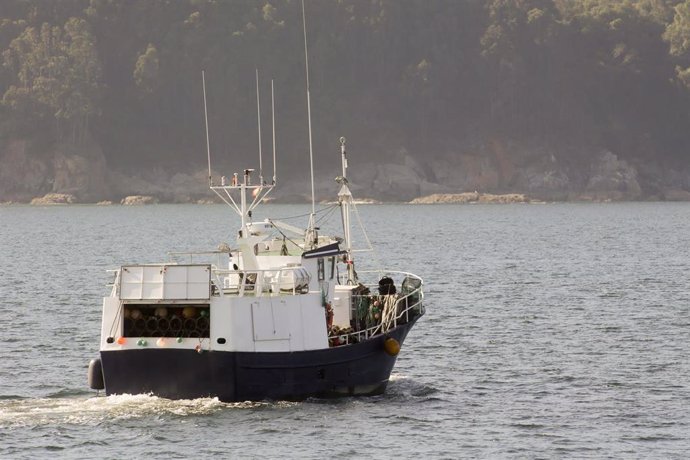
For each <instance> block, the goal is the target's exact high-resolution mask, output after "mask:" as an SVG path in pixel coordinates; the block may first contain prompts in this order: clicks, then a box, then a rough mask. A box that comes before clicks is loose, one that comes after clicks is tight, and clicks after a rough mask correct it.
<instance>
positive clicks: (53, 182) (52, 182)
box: [0, 139, 109, 202]
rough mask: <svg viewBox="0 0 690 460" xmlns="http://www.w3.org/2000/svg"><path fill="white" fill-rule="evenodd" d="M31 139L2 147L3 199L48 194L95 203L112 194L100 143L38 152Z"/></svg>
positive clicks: (24, 199)
mask: <svg viewBox="0 0 690 460" xmlns="http://www.w3.org/2000/svg"><path fill="white" fill-rule="evenodd" d="M35 150H36V147H35V146H33V145H32V144H31V143H30V142H28V141H26V140H20V139H12V140H10V141H8V142H6V143H5V145H4V146H2V148H0V165H2V167H1V168H0V201H18V202H27V201H30V200H31V199H32V198H34V197H37V196H42V195H44V194H46V193H63V194H70V195H74V196H75V197H76V198H77V200H78V201H80V202H95V201H98V200H100V199H102V198H103V197H105V196H106V195H107V194H108V190H109V187H108V177H107V173H106V160H105V157H104V156H103V152H102V151H101V149H100V147H99V146H98V144H97V143H95V142H93V141H92V140H87V141H85V143H84V144H83V145H81V146H79V147H74V146H71V145H69V144H56V145H53V146H50V147H49V148H47V149H41V151H40V152H39V153H36V152H35Z"/></svg>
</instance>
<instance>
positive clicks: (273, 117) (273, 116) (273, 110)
mask: <svg viewBox="0 0 690 460" xmlns="http://www.w3.org/2000/svg"><path fill="white" fill-rule="evenodd" d="M271 124H272V125H273V185H275V184H276V104H275V98H274V96H273V80H271Z"/></svg>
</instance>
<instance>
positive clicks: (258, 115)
mask: <svg viewBox="0 0 690 460" xmlns="http://www.w3.org/2000/svg"><path fill="white" fill-rule="evenodd" d="M256 121H257V123H258V125H259V185H263V184H264V172H263V164H262V162H261V104H260V103H259V69H256Z"/></svg>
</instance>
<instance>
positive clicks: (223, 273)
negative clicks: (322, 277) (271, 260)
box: [212, 266, 310, 297]
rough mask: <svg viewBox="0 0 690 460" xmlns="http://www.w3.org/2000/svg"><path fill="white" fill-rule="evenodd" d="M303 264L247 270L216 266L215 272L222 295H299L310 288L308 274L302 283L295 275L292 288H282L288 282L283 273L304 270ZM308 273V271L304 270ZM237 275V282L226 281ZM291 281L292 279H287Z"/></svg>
mask: <svg viewBox="0 0 690 460" xmlns="http://www.w3.org/2000/svg"><path fill="white" fill-rule="evenodd" d="M303 268H304V267H302V266H295V267H278V268H271V269H256V270H254V269H245V270H230V269H221V268H214V269H212V271H213V273H214V274H215V275H216V278H218V281H219V283H220V286H219V288H220V289H219V291H220V292H222V295H226V294H236V295H237V296H238V297H244V295H245V294H246V293H252V294H253V295H254V297H262V296H264V294H266V293H267V294H268V295H269V296H270V295H280V294H281V293H282V294H285V295H298V294H303V293H305V292H306V290H308V287H309V282H310V278H309V276H308V274H307V278H302V279H301V281H302V283H299V284H298V283H297V279H298V278H296V276H295V275H293V276H295V277H294V278H293V281H294V282H293V283H292V288H291V289H282V288H281V284H283V283H286V281H285V280H282V279H281V274H282V273H284V272H296V271H298V270H301V271H303ZM304 273H306V271H304ZM232 275H236V276H237V283H235V284H229V283H227V284H226V282H225V280H226V279H228V280H229V279H230V276H232ZM287 282H288V283H289V282H290V280H287Z"/></svg>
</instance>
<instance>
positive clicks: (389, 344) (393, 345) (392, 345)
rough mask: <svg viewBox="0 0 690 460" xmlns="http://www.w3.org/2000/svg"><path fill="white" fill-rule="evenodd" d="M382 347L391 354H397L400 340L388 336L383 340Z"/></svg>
mask: <svg viewBox="0 0 690 460" xmlns="http://www.w3.org/2000/svg"><path fill="white" fill-rule="evenodd" d="M383 349H384V350H386V353H388V354H389V355H391V356H398V353H400V342H398V341H397V340H395V339H394V338H393V337H388V338H387V339H386V340H385V341H384V342H383Z"/></svg>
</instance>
